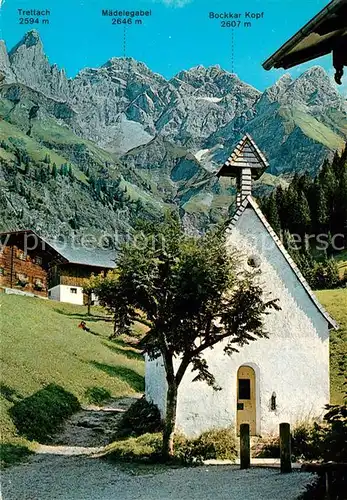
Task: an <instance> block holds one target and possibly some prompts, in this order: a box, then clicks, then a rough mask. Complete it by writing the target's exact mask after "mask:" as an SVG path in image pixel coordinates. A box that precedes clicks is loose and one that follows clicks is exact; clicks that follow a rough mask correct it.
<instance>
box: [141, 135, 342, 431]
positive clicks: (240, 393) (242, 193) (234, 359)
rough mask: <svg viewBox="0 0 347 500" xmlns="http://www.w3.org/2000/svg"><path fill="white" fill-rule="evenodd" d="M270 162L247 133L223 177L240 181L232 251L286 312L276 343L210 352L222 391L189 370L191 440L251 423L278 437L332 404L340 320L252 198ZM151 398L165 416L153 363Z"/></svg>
mask: <svg viewBox="0 0 347 500" xmlns="http://www.w3.org/2000/svg"><path fill="white" fill-rule="evenodd" d="M267 167H268V163H267V161H266V159H265V157H264V155H263V154H262V152H261V151H260V150H259V148H258V147H257V146H256V144H255V143H254V141H253V139H252V138H251V137H250V136H249V135H248V134H247V135H245V136H244V137H243V139H242V140H241V141H240V142H239V144H238V145H237V146H236V148H235V150H234V152H233V153H232V155H231V156H230V157H229V158H228V160H227V161H226V162H225V164H224V165H223V166H222V168H221V169H220V171H219V172H218V174H217V175H218V176H227V177H235V178H236V185H237V200H236V213H235V215H234V216H233V218H232V219H231V221H230V223H229V225H228V228H227V244H228V246H229V245H230V248H234V249H237V251H238V253H239V255H240V258H241V260H242V265H243V266H245V268H247V267H249V269H251V268H258V269H259V270H260V271H261V272H260V274H259V278H258V279H259V280H260V282H261V285H262V287H263V290H264V294H265V296H268V297H269V298H278V299H279V302H278V305H279V306H280V308H281V309H280V310H279V311H271V313H270V314H269V315H267V316H266V317H265V321H264V322H265V329H266V331H267V332H268V333H269V338H268V339H266V338H264V339H263V338H262V339H258V340H256V341H255V342H251V343H250V344H249V345H246V346H244V347H241V348H240V351H239V353H234V354H232V356H227V355H225V353H224V351H223V348H224V343H220V344H217V345H216V346H215V347H214V348H213V349H212V350H208V351H206V353H205V356H206V361H207V363H208V366H209V369H210V371H211V373H213V374H214V376H215V378H216V382H217V384H218V385H219V386H220V387H221V390H220V391H214V390H213V389H212V388H211V387H209V386H208V385H207V384H206V383H205V382H200V381H198V382H193V381H192V379H193V378H194V376H193V374H192V373H191V372H190V370H189V367H188V370H187V372H186V374H185V375H184V378H183V380H182V382H181V384H180V386H179V389H178V402H177V420H176V428H177V430H179V431H181V432H183V433H184V434H186V435H187V436H194V435H198V434H200V433H201V432H202V431H205V430H208V429H212V428H222V427H229V426H234V427H235V429H238V428H239V426H240V424H241V423H249V425H250V431H251V435H257V436H261V435H264V434H268V433H272V432H278V425H279V423H281V422H289V423H290V424H291V425H295V423H297V422H300V421H302V420H304V419H305V420H306V419H307V418H317V417H320V416H321V415H322V413H323V412H324V406H325V405H326V404H327V403H329V385H330V381H329V329H331V328H337V325H336V323H335V321H334V320H333V319H332V318H331V317H330V316H329V314H328V313H327V311H325V309H324V308H323V307H322V305H321V304H320V303H319V301H318V300H317V298H316V297H315V295H314V293H313V292H312V290H311V289H310V287H309V285H308V283H307V282H306V280H305V278H304V277H303V275H302V274H301V272H300V271H299V269H298V268H297V266H296V264H295V263H294V261H293V260H292V258H291V257H290V255H289V254H288V252H287V251H286V249H285V248H284V246H283V244H282V243H281V241H280V239H279V238H278V236H277V235H276V233H275V232H274V230H273V229H272V228H271V226H270V225H269V223H268V222H267V220H266V218H265V216H264V215H263V214H262V212H261V210H260V208H259V207H258V205H257V203H256V201H255V200H254V199H253V198H252V182H253V180H255V179H258V178H259V177H260V176H261V175H262V173H263V172H264V171H265V170H266V168H267ZM145 380H146V398H147V399H148V400H150V401H152V402H154V403H155V404H156V405H157V406H158V407H159V409H160V411H161V413H162V416H163V417H164V416H165V397H166V379H165V370H164V366H163V362H162V360H161V358H158V359H156V360H150V359H149V358H148V357H147V358H146V379H145Z"/></svg>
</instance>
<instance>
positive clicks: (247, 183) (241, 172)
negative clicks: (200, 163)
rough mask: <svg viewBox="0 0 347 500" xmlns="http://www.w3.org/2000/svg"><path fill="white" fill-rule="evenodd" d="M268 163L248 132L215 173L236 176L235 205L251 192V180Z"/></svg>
mask: <svg viewBox="0 0 347 500" xmlns="http://www.w3.org/2000/svg"><path fill="white" fill-rule="evenodd" d="M268 166H269V164H268V162H267V160H266V158H265V156H264V155H263V153H262V152H261V151H260V149H259V148H258V146H257V145H256V144H255V142H254V141H253V139H252V137H251V136H250V135H249V134H246V135H245V136H244V137H243V138H242V139H241V141H240V142H239V143H238V144H237V146H236V148H235V149H234V151H233V152H232V154H231V155H230V156H229V158H228V159H227V161H226V162H225V163H224V165H223V166H222V168H221V169H220V170H219V172H218V173H217V177H235V178H236V189H237V195H236V206H237V207H239V206H240V205H241V203H242V202H243V200H244V199H245V198H247V196H248V195H250V194H252V180H257V179H259V177H260V176H261V175H262V174H263V173H264V172H265V170H266V169H267V168H268Z"/></svg>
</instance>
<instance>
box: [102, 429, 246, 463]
mask: <svg viewBox="0 0 347 500" xmlns="http://www.w3.org/2000/svg"><path fill="white" fill-rule="evenodd" d="M162 442H163V440H162V435H161V433H155V434H149V433H147V434H144V435H142V436H139V437H130V438H128V439H124V440H120V441H115V442H114V443H112V444H111V445H110V446H108V447H107V449H106V457H109V458H112V459H115V460H119V459H123V460H139V461H142V460H145V461H148V460H151V461H158V460H160V453H161V447H162ZM235 457H236V439H235V434H234V431H233V430H232V429H230V428H227V429H220V430H219V429H218V430H217V429H216V430H214V429H213V430H210V431H206V432H204V433H202V434H201V435H200V436H199V437H197V438H192V439H188V438H186V437H185V436H183V435H182V434H175V437H174V457H173V461H176V462H178V463H180V464H183V465H191V464H193V463H195V464H200V463H202V461H203V460H207V459H213V458H215V459H221V460H222V459H230V460H234V459H235Z"/></svg>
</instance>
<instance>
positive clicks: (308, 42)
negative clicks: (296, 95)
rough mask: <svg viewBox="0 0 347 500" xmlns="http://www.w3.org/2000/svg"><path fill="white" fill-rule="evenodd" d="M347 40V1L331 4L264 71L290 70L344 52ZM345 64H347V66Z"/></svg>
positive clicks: (278, 53) (286, 45)
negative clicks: (344, 44)
mask: <svg viewBox="0 0 347 500" xmlns="http://www.w3.org/2000/svg"><path fill="white" fill-rule="evenodd" d="M346 37H347V0H332V1H331V2H330V3H329V4H328V5H327V6H326V7H324V9H322V10H321V11H320V12H319V13H318V14H317V15H316V16H314V17H313V18H312V19H311V20H310V21H309V22H308V23H306V24H305V25H304V26H303V27H302V28H301V29H300V30H299V31H298V32H297V33H295V35H293V36H292V37H291V38H290V39H289V40H288V41H287V42H286V43H284V44H283V45H282V47H280V48H279V49H278V50H277V51H276V52H275V53H274V54H272V55H271V56H270V57H269V58H268V59H267V60H266V61H265V62H264V63H263V68H264V69H266V70H269V69H271V68H284V69H287V68H291V67H293V66H296V65H298V64H301V63H304V62H306V61H311V60H312V59H316V58H317V57H320V56H323V55H326V54H329V53H330V52H332V51H333V50H339V51H340V50H341V51H344V52H345V50H344V49H343V48H342V40H343V39H344V40H345V41H344V43H346V40H347V39H346ZM345 64H346V63H345Z"/></svg>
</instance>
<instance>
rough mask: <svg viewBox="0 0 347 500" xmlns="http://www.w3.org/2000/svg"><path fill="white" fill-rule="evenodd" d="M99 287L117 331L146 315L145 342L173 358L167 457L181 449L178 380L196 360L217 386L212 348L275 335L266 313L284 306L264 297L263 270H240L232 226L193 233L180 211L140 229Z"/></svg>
mask: <svg viewBox="0 0 347 500" xmlns="http://www.w3.org/2000/svg"><path fill="white" fill-rule="evenodd" d="M141 238H142V239H141ZM94 290H95V292H96V294H97V295H98V297H99V300H100V301H101V303H102V304H103V305H106V306H107V307H108V308H109V309H110V310H112V312H113V313H114V320H115V326H114V327H115V334H116V335H118V334H122V333H128V332H129V330H130V327H131V324H132V322H133V321H134V319H139V318H140V319H141V318H143V316H144V317H145V320H146V322H147V323H148V324H149V326H150V329H149V332H148V333H147V335H146V336H145V337H144V338H143V339H142V341H141V346H142V347H143V349H144V350H145V352H146V353H147V354H148V356H149V357H150V358H152V359H155V358H158V357H160V356H161V357H162V359H163V362H164V366H165V372H166V380H167V387H168V388H167V397H166V401H167V402H166V418H165V426H164V431H163V449H162V452H163V456H164V457H165V458H167V457H169V456H171V455H172V453H173V433H174V428H175V421H176V407H177V395H178V388H179V385H180V383H181V381H182V379H183V376H184V374H185V373H186V371H187V369H188V367H189V368H191V371H192V372H195V373H196V376H195V378H194V380H200V381H202V380H203V381H206V382H207V383H208V384H209V385H210V386H211V387H213V388H214V389H216V390H217V389H218V386H217V384H216V380H215V378H214V376H213V374H212V373H211V372H210V370H209V367H208V364H207V361H206V359H205V352H206V350H207V349H211V348H213V347H214V346H215V345H216V344H217V343H219V342H222V341H224V352H225V353H226V354H227V355H232V354H233V353H234V352H237V350H238V349H237V348H238V347H242V346H243V345H245V344H248V343H249V342H252V341H254V340H256V339H257V338H263V337H267V333H266V331H265V330H264V325H263V318H264V315H265V314H268V312H269V309H271V308H275V309H279V307H278V305H277V301H276V300H275V299H273V300H268V301H266V300H264V298H263V296H262V288H261V286H260V285H259V284H258V282H257V279H256V274H255V275H253V274H247V273H243V274H242V273H241V272H240V269H239V268H238V264H237V260H236V258H235V256H234V255H232V254H231V253H230V251H228V250H227V248H226V244H225V236H224V231H223V232H222V231H219V232H214V233H209V234H207V235H205V236H203V237H201V238H199V239H198V238H193V237H190V236H187V235H185V234H184V233H183V231H182V229H181V227H180V224H179V222H178V221H177V219H176V218H172V217H171V218H168V219H167V220H166V221H165V222H164V223H163V224H162V225H159V226H158V227H157V230H156V232H155V233H141V235H139V234H135V239H134V241H133V242H132V243H127V244H125V245H124V246H123V247H122V249H121V251H120V254H119V258H118V260H117V269H116V270H115V271H114V272H112V273H110V274H109V275H108V277H107V278H106V279H104V280H102V279H100V281H99V284H98V285H97V286H96V287H95V288H94Z"/></svg>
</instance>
